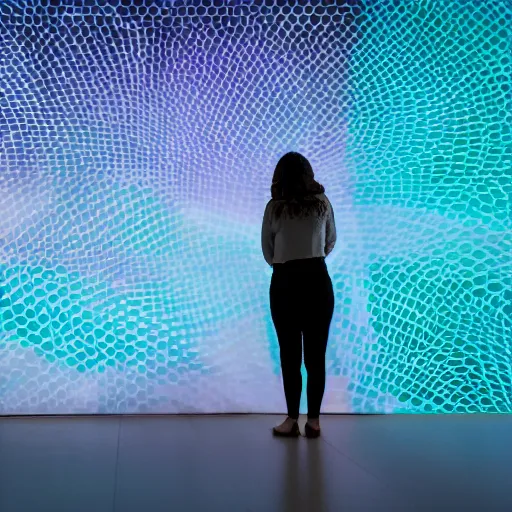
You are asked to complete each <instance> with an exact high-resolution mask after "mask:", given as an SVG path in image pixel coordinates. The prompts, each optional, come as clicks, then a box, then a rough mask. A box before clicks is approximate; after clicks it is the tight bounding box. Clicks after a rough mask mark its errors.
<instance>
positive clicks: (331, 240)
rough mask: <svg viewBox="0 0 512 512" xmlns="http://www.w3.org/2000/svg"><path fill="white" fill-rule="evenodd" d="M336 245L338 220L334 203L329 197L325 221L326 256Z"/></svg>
mask: <svg viewBox="0 0 512 512" xmlns="http://www.w3.org/2000/svg"><path fill="white" fill-rule="evenodd" d="M335 245H336V222H335V220H334V210H333V208H332V204H331V202H330V201H329V199H327V220H326V223H325V256H328V255H329V254H330V253H331V252H332V250H333V249H334V246H335Z"/></svg>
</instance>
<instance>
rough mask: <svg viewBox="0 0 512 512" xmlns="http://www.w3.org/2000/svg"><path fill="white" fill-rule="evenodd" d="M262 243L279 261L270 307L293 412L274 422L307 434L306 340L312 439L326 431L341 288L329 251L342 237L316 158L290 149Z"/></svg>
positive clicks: (279, 430)
mask: <svg viewBox="0 0 512 512" xmlns="http://www.w3.org/2000/svg"><path fill="white" fill-rule="evenodd" d="M271 192H272V199H271V201H270V202H269V203H268V204H267V207H266V208H265V214H264V216H263V226H262V230H261V245H262V250H263V255H264V257H265V260H266V261H267V263H268V264H269V265H270V266H272V267H273V273H272V281H271V284H270V310H271V313H272V320H273V322H274V326H275V329H276V333H277V338H278V340H279V347H280V355H281V370H282V373H283V384H284V393H285V397H286V404H287V408H288V417H287V418H286V420H285V421H284V422H283V423H282V424H281V425H279V426H277V427H274V429H273V433H274V435H277V436H286V437H295V436H298V435H300V431H299V427H298V423H297V420H298V417H299V404H300V396H301V392H302V376H301V372H300V369H301V364H302V339H303V340H304V364H305V367H306V371H307V374H308V382H307V397H308V421H307V423H306V437H318V436H319V435H320V421H319V416H320V406H321V404H322V399H323V394H324V389H325V351H326V347H327V339H328V337H329V327H330V324H331V319H332V314H333V310H334V293H333V288H332V282H331V278H330V276H329V273H328V271H327V266H326V264H325V257H326V256H327V255H328V254H329V253H330V252H331V251H332V250H333V248H334V244H335V243H336V226H335V223H334V213H333V209H332V206H331V203H330V202H329V199H328V198H327V197H326V195H325V194H324V192H325V189H324V187H323V186H322V185H320V184H319V183H317V182H316V181H315V179H314V173H313V169H312V168H311V164H310V163H309V162H308V160H307V159H306V158H305V157H304V156H302V155H300V154H299V153H287V154H286V155H284V156H283V157H282V158H281V159H280V160H279V162H278V164H277V166H276V169H275V171H274V177H273V179H272V188H271Z"/></svg>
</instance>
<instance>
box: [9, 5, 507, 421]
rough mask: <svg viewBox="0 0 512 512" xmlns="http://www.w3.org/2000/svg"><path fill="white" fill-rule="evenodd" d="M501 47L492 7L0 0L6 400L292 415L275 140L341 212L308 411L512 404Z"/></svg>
mask: <svg viewBox="0 0 512 512" xmlns="http://www.w3.org/2000/svg"><path fill="white" fill-rule="evenodd" d="M325 4H329V5H328V6H326V5H325ZM511 45H512V7H511V4H510V2H508V1H507V0H503V1H501V0H489V1H486V2H481V1H479V0H474V1H469V0H464V1H463V0H460V1H458V0H435V1H434V0H432V1H427V0H410V1H409V0H403V1H390V0H378V1H373V0H366V1H355V0H353V1H350V2H347V1H346V2H318V1H316V2H302V1H295V2H288V1H280V0H272V1H244V2H242V1H225V2H222V1H220V0H202V1H181V2H180V1H171V0H169V1H165V0H160V1H151V2H150V1H146V2H145V1H135V0H134V1H125V0H122V1H107V0H97V1H96V2H88V1H86V0H82V1H79V0H76V1H71V0H68V1H60V2H54V1H53V0H47V1H43V0H31V1H21V0H4V1H3V2H2V3H0V137H1V138H0V191H1V194H0V257H1V260H0V265H1V267H0V271H1V273H0V277H1V279H2V282H1V285H2V299H1V312H2V323H1V327H2V329H1V338H0V413H3V414H9V413H41V412H53V413H59V412H62V413H77V412H149V411H153V412H157V411H158V412H211V411H218V412H232V411H238V412H258V411H265V412H277V411H283V410H284V398H283V393H282V387H281V382H280V372H279V353H278V345H277V339H276V336H275V331H274V329H273V325H272V321H271V317H270V311H269V307H268V285H269V278H270V269H268V268H267V266H266V264H265V262H264V260H263V257H262V254H261V249H260V243H259V236H260V228H261V218H262V215H263V209H264V206H265V203H266V202H267V200H268V197H269V187H270V181H271V175H272V171H273V167H274V165H275V163H276V162H277V160H278V158H279V157H280V156H281V155H282V154H283V153H285V152H287V151H289V150H297V151H300V152H302V153H304V154H305V155H306V156H307V157H308V158H309V159H310V160H311V162H312V164H313V166H314V168H315V171H316V173H317V177H318V179H319V181H320V182H322V183H323V184H324V185H325V186H326V189H327V194H328V196H329V198H330V199H331V202H332V204H333V206H334V210H335V214H336V220H337V227H338V244H337V247H336V249H335V251H334V252H333V254H332V255H331V256H330V257H329V259H328V263H329V267H330V272H331V276H332V280H333V284H334V287H335V291H336V308H335V314H334V318H333V323H332V327H331V337H330V343H329V348H328V353H327V369H328V372H327V373H328V381H327V390H326V396H325V400H324V408H323V410H324V411H331V412H342V411H356V412H375V411H379V412H395V411H417V412H448V411H511V410H512V406H511V398H510V397H511V379H512V372H511V332H512V330H511V328H512V322H511V316H512V311H511V299H512V298H511V289H512V282H511V275H512V265H511V252H512V236H511V213H510V197H511V191H512V186H511V183H512V171H511V169H512V159H511V155H512V149H511V148H512V136H511V126H512V116H511V111H512V109H511V90H512V88H511V76H512V73H511V71H512V70H511V59H512V56H511ZM304 405H305V404H303V407H302V411H304V410H305V408H304Z"/></svg>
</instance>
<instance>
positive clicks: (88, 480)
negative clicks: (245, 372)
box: [0, 415, 512, 512]
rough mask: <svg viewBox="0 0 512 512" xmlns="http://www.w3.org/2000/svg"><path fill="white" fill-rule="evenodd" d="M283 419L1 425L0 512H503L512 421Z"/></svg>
mask: <svg viewBox="0 0 512 512" xmlns="http://www.w3.org/2000/svg"><path fill="white" fill-rule="evenodd" d="M280 419H282V418H281V417H277V416H259V415H248V416H146V417H72V418H66V417H58V418H42V417H39V418H3V419H0V511H1V512H32V511H51V512H59V511H63V512H81V511H87V512H89V511H90V512H103V511H116V512H132V511H133V512H135V511H137V512H146V511H147V512H159V511H176V512H188V511H194V512H195V511H201V510H208V511H223V512H238V511H240V512H273V511H284V512H300V511H308V512H323V511H352V510H354V511H373V510H378V511H380V510H382V511H388V510H389V511H402V510H403V511H415V510H421V511H436V512H437V511H445V510H446V511H450V512H452V511H453V512H459V511H461V512H462V511H469V510H471V511H473V510H475V511H482V512H483V511H485V512H491V511H492V512H493V511H507V512H510V511H512V415H511V416H502V415H486V416H480V415H471V416H441V415H440V416H434V415H432V416H403V415H401V416H324V417H322V427H323V437H322V438H321V439H318V440H308V439H306V438H300V439H293V440H292V439H275V438H273V437H272V436H271V433H270V429H271V427H272V426H273V425H274V424H276V423H277V422H278V421H279V420H280ZM303 422H304V420H303V419H301V428H302V426H303Z"/></svg>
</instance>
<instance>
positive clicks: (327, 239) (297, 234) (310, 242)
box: [261, 194, 336, 266]
mask: <svg viewBox="0 0 512 512" xmlns="http://www.w3.org/2000/svg"><path fill="white" fill-rule="evenodd" d="M318 198H319V199H321V200H322V201H324V202H325V203H326V205H327V212H326V214H325V215H323V216H322V217H320V216H319V215H318V214H317V213H316V212H315V213H313V214H312V215H308V216H304V217H303V218H300V217H295V218H290V217H289V216H288V215H286V213H284V214H282V215H281V216H280V218H279V219H277V218H276V217H275V215H274V211H275V206H276V205H277V204H278V201H275V200H271V201H269V202H268V204H267V206H266V208H265V213H264V215H263V225H262V229H261V248H262V250H263V256H264V257H265V261H266V262H267V263H268V264H269V265H270V266H272V265H273V264H274V263H286V262H287V261H290V260H300V259H306V258H318V257H325V256H327V255H328V254H329V253H330V252H331V251H332V250H333V248H334V245H335V243H336V224H335V222H334V211H333V208H332V205H331V202H330V201H329V199H328V198H327V196H326V195H325V194H319V195H318Z"/></svg>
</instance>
